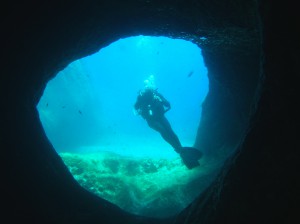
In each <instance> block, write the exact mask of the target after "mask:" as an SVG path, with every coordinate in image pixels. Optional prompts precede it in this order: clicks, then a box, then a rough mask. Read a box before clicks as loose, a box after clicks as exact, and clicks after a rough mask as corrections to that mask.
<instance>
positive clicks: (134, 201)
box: [37, 36, 216, 217]
mask: <svg viewBox="0 0 300 224" xmlns="http://www.w3.org/2000/svg"><path fill="white" fill-rule="evenodd" d="M149 77H152V78H153V79H154V82H155V85H156V87H157V88H158V90H159V91H160V92H161V93H163V94H164V96H165V97H166V98H167V99H168V100H169V101H170V103H171V105H172V106H171V108H172V109H171V110H170V111H168V113H166V117H167V118H168V119H169V121H170V123H171V125H172V127H173V129H174V130H175V132H176V133H177V135H178V136H179V138H180V141H181V142H182V144H183V145H186V146H193V145H194V144H195V138H196V134H197V129H198V125H199V122H200V119H201V104H202V102H203V101H204V99H205V97H206V95H207V93H208V91H209V89H208V86H209V85H208V81H209V80H208V77H207V69H206V67H205V65H204V61H203V58H202V54H201V49H200V48H199V47H198V46H197V45H195V44H193V43H192V42H189V41H186V40H182V39H171V38H167V37H153V36H135V37H129V38H124V39H120V40H118V41H116V42H114V43H112V44H110V45H109V46H107V47H106V48H102V49H101V50H100V51H99V52H98V53H96V54H93V55H90V56H87V57H85V58H81V59H79V60H76V61H74V62H72V63H71V64H69V65H68V66H67V67H66V68H65V69H64V70H62V71H60V72H59V73H58V74H57V76H56V77H54V78H53V79H52V80H50V81H49V82H48V84H47V86H46V88H45V90H44V94H43V95H42V97H41V99H40V101H39V103H38V105H37V109H38V112H39V116H40V120H41V123H42V125H43V127H44V130H45V133H46V135H47V137H48V139H49V141H50V142H51V144H52V145H53V147H54V149H55V150H56V151H57V152H58V154H59V155H60V156H61V157H62V159H63V161H64V162H65V164H66V165H67V167H68V168H69V170H70V172H71V173H72V174H73V176H74V177H75V179H76V180H77V181H78V182H79V184H80V185H81V186H82V187H84V188H85V189H87V190H89V191H91V192H93V193H95V194H96V195H98V196H100V197H102V198H104V199H106V200H108V201H110V202H112V203H114V204H116V205H118V206H119V207H121V208H122V209H124V210H126V211H128V212H131V213H133V214H138V215H144V216H149V217H168V216H171V215H174V214H177V213H178V212H180V211H181V210H182V209H184V208H185V207H186V206H187V205H188V204H189V203H191V202H192V201H193V200H194V199H195V197H197V196H198V195H199V194H200V193H201V192H202V191H203V190H204V189H205V188H206V187H207V186H208V185H209V183H210V181H209V179H210V178H207V175H209V174H210V173H212V175H211V180H212V179H213V174H215V169H216V167H215V166H214V164H210V163H209V162H208V161H205V158H201V166H200V167H197V168H194V169H192V170H189V169H187V168H186V167H185V166H184V165H183V164H182V161H181V159H180V157H179V156H178V154H177V153H176V152H175V151H174V150H173V149H172V147H171V146H170V145H168V144H167V143H166V142H165V141H164V140H163V139H162V138H161V136H160V135H159V134H158V133H157V132H155V131H153V130H152V129H150V128H149V127H148V125H147V123H146V122H145V120H144V119H142V118H141V117H139V116H137V115H136V114H135V113H134V110H133V105H134V103H135V101H136V97H137V94H138V91H139V90H140V89H141V88H143V85H144V81H145V80H146V79H148V78H149Z"/></svg>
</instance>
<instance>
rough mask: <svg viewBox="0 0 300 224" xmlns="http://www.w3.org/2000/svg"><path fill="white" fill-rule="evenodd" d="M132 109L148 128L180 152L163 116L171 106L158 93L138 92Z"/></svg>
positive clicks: (176, 140) (177, 140)
mask: <svg viewBox="0 0 300 224" xmlns="http://www.w3.org/2000/svg"><path fill="white" fill-rule="evenodd" d="M134 108H135V110H136V111H137V112H138V114H140V115H141V116H142V117H143V118H144V119H145V120H146V121H147V123H148V125H149V127H151V128H152V129H154V130H156V131H158V132H159V133H160V134H161V136H162V137H163V138H164V140H165V141H167V142H168V143H169V144H170V145H171V146H172V147H173V148H174V149H175V151H176V152H179V151H180V149H181V147H182V146H181V143H180V141H179V139H178V137H177V135H176V134H175V133H174V131H173V129H172V127H171V125H170V123H169V121H168V120H167V118H166V117H165V115H164V114H165V112H167V111H168V110H169V109H170V108H171V105H170V103H169V102H168V101H167V100H166V99H165V98H164V97H163V96H162V95H161V94H160V93H158V92H157V91H156V90H152V89H146V90H144V91H140V93H139V95H138V97H137V101H136V103H135V105H134ZM165 108H166V109H165Z"/></svg>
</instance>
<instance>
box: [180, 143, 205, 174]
mask: <svg viewBox="0 0 300 224" xmlns="http://www.w3.org/2000/svg"><path fill="white" fill-rule="evenodd" d="M180 157H181V159H182V162H183V163H184V165H185V166H186V167H187V168H189V169H193V168H194V167H197V166H199V165H200V164H199V162H198V160H199V159H200V158H201V157H202V152H200V151H199V150H198V149H196V148H193V147H182V148H181V150H180Z"/></svg>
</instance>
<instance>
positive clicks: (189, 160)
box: [134, 75, 202, 169]
mask: <svg viewBox="0 0 300 224" xmlns="http://www.w3.org/2000/svg"><path fill="white" fill-rule="evenodd" d="M144 84H145V87H144V89H143V90H140V91H139V94H138V96H137V100H136V103H135V104H134V109H135V114H138V115H141V116H142V117H143V118H144V119H145V120H146V121H147V123H148V125H149V127H150V128H152V129H154V130H155V131H157V132H159V133H160V134H161V136H162V137H163V139H164V140H165V141H166V142H168V143H169V144H170V145H171V146H172V147H173V148H174V150H175V151H176V152H177V153H179V154H180V156H181V158H182V160H183V162H184V164H185V165H186V166H187V167H188V168H189V169H191V168H193V167H196V166H198V165H199V163H198V159H199V158H200V157H201V156H202V153H201V152H200V151H199V150H197V149H195V148H192V147H182V145H181V143H180V141H179V138H178V137H177V135H176V134H175V132H174V131H173V129H172V127H171V125H170V123H169V121H168V120H167V118H166V117H165V113H166V112H167V111H169V110H170V109H171V104H170V102H169V101H167V100H166V99H165V98H164V97H163V95H161V94H160V93H159V92H158V91H157V88H156V87H155V84H154V76H153V75H151V76H150V77H149V78H148V79H147V80H145V81H144Z"/></svg>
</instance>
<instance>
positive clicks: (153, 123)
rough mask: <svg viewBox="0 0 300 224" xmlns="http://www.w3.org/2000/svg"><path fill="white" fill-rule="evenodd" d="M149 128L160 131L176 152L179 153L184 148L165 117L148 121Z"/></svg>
mask: <svg viewBox="0 0 300 224" xmlns="http://www.w3.org/2000/svg"><path fill="white" fill-rule="evenodd" d="M147 123H148V125H149V127H151V128H152V129H154V130H156V131H158V132H159V133H160V134H161V136H162V137H163V139H164V140H165V141H166V142H168V143H169V144H170V145H171V146H172V147H173V148H174V149H175V151H176V152H178V153H179V150H180V149H181V148H182V146H181V143H180V141H179V138H178V137H177V135H176V134H175V133H174V131H173V130H172V128H171V125H170V123H169V121H168V120H167V119H166V118H165V117H161V118H159V119H155V120H154V119H151V120H150V119H149V120H147Z"/></svg>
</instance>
